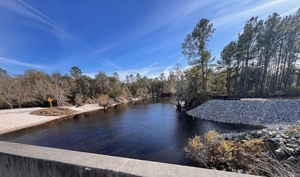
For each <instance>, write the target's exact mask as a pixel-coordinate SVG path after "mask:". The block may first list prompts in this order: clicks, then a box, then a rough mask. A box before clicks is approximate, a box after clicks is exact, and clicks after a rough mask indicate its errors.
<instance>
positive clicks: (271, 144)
mask: <svg viewBox="0 0 300 177" xmlns="http://www.w3.org/2000/svg"><path fill="white" fill-rule="evenodd" d="M223 136H224V137H225V139H227V140H234V141H240V142H242V143H245V142H247V141H248V140H251V139H254V138H262V139H263V140H264V142H266V145H267V147H268V150H269V151H268V152H266V153H267V155H268V156H269V157H273V158H275V159H277V160H279V161H283V160H284V161H286V162H297V163H299V162H300V124H294V125H289V126H278V127H276V128H272V129H262V130H254V131H251V132H243V133H239V134H235V133H229V134H224V135H223Z"/></svg>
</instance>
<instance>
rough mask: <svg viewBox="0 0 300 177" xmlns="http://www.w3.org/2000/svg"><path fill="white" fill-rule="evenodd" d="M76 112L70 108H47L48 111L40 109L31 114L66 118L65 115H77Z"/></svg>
mask: <svg viewBox="0 0 300 177" xmlns="http://www.w3.org/2000/svg"><path fill="white" fill-rule="evenodd" d="M75 112H76V111H74V110H72V109H68V108H58V107H54V108H46V109H40V110H36V111H33V112H31V113H30V114H33V115H38V116H64V115H70V114H73V113H75Z"/></svg>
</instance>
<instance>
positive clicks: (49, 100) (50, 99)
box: [48, 97, 53, 108]
mask: <svg viewBox="0 0 300 177" xmlns="http://www.w3.org/2000/svg"><path fill="white" fill-rule="evenodd" d="M52 100H53V99H52V98H51V97H49V98H48V102H49V103H50V107H51V108H52Z"/></svg>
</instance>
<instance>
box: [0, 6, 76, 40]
mask: <svg viewBox="0 0 300 177" xmlns="http://www.w3.org/2000/svg"><path fill="white" fill-rule="evenodd" d="M0 6H2V7H4V8H6V9H8V10H11V11H13V12H15V13H17V14H19V15H22V16H23V17H26V18H29V19H31V20H33V21H35V22H38V23H39V24H42V25H46V26H48V27H50V29H49V28H44V29H47V30H50V31H52V32H53V34H55V35H56V36H58V37H60V38H63V39H66V40H72V39H73V37H72V36H71V35H70V34H69V33H68V32H67V31H66V30H65V29H64V28H63V27H62V26H61V25H59V24H58V23H56V22H55V21H54V20H52V19H51V18H49V17H48V16H46V15H45V14H43V13H42V12H40V11H38V10H37V9H35V8H34V7H32V6H30V5H29V4H27V3H26V2H24V1H22V0H11V1H7V0H0ZM37 28H40V27H37Z"/></svg>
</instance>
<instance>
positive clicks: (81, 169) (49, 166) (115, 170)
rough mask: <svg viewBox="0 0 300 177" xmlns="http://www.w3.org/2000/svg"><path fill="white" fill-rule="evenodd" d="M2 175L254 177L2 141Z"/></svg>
mask: <svg viewBox="0 0 300 177" xmlns="http://www.w3.org/2000/svg"><path fill="white" fill-rule="evenodd" d="M0 176H1V177H99V176H112V177H113V176H116V177H117V176H120V177H127V176H128V177H129V176H151V177H152V176H154V177H155V176H157V177H159V176H161V177H167V176H172V177H173V176H174V177H175V176H178V177H190V176H192V177H193V176H195V177H196V176H197V177H238V176H240V177H247V176H248V177H250V175H242V174H238V173H230V172H222V171H217V170H209V169H203V168H195V167H187V166H180V165H172V164H165V163H158V162H150V161H143V160H135V159H129V158H121V157H112V156H106V155H98V154H91V153H84V152H77V151H68V150H62V149H54V148H46V147H39V146H32V145H25V144H17V143H9V142H1V141H0Z"/></svg>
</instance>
